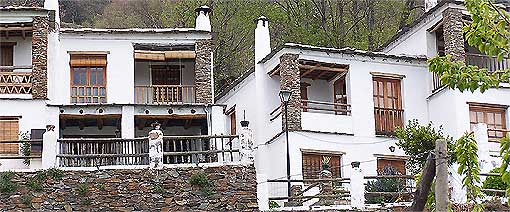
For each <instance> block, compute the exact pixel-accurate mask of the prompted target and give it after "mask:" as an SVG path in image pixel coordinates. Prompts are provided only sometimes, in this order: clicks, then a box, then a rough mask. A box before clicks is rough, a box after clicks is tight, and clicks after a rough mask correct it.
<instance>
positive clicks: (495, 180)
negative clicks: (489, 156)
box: [482, 168, 506, 197]
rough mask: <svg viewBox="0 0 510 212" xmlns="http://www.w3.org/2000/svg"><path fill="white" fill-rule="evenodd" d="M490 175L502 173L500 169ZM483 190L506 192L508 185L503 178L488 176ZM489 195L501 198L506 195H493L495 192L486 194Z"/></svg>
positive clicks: (492, 171) (493, 170)
mask: <svg viewBox="0 0 510 212" xmlns="http://www.w3.org/2000/svg"><path fill="white" fill-rule="evenodd" d="M490 173H498V174H499V173H500V172H499V168H495V169H492V170H491V171H490ZM482 188H483V189H497V190H506V184H505V182H503V179H501V176H487V178H485V181H484V182H483V185H482ZM484 193H485V194H487V195H492V196H499V197H502V196H504V194H502V193H493V192H484Z"/></svg>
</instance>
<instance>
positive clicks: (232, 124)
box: [230, 111, 237, 135]
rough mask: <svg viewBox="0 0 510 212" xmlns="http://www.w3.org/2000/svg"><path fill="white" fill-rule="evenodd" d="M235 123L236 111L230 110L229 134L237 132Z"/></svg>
mask: <svg viewBox="0 0 510 212" xmlns="http://www.w3.org/2000/svg"><path fill="white" fill-rule="evenodd" d="M236 123H237V121H236V111H232V113H231V114H230V135H236V134H237V129H236Z"/></svg>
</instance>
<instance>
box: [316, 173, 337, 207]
mask: <svg viewBox="0 0 510 212" xmlns="http://www.w3.org/2000/svg"><path fill="white" fill-rule="evenodd" d="M332 177H333V174H332V173H331V172H330V171H329V170H322V171H321V172H320V177H319V179H332ZM319 195H334V190H333V181H323V182H321V184H320V193H319ZM334 199H335V198H330V197H320V198H319V201H318V202H316V203H315V204H314V205H321V206H328V205H333V204H334Z"/></svg>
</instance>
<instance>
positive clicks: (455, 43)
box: [443, 8, 466, 61]
mask: <svg viewBox="0 0 510 212" xmlns="http://www.w3.org/2000/svg"><path fill="white" fill-rule="evenodd" d="M443 23H444V27H443V29H444V48H445V53H446V54H447V55H451V56H452V59H453V60H461V61H464V58H465V57H466V52H465V50H464V33H463V32H462V27H463V23H462V11H461V10H460V9H456V8H448V9H446V10H445V11H444V12H443Z"/></svg>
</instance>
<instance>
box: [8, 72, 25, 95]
mask: <svg viewBox="0 0 510 212" xmlns="http://www.w3.org/2000/svg"><path fill="white" fill-rule="evenodd" d="M31 93H32V72H0V94H31Z"/></svg>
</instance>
